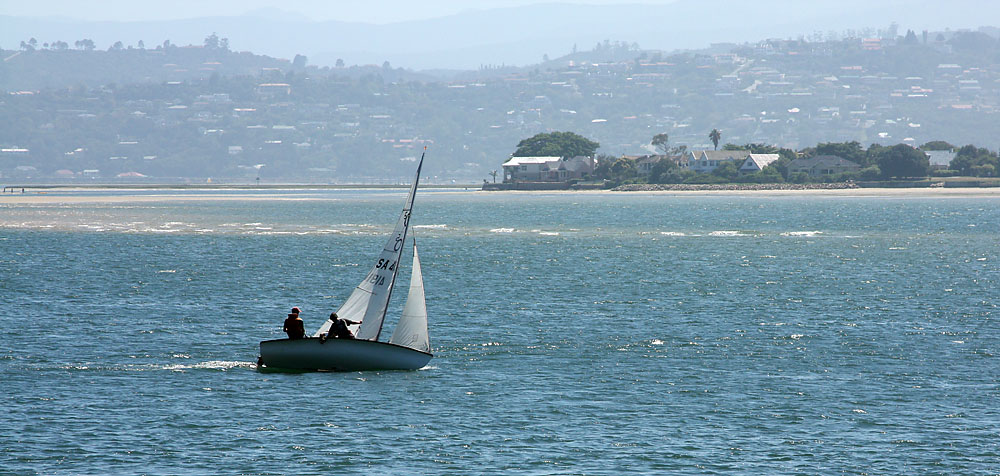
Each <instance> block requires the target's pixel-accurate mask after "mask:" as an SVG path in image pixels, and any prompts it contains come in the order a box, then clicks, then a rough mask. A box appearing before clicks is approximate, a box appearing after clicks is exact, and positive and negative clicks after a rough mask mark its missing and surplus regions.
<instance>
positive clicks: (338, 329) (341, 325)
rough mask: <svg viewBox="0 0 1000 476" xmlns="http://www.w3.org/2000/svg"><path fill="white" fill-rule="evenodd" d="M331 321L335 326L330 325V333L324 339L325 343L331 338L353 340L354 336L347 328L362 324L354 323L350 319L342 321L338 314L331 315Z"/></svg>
mask: <svg viewBox="0 0 1000 476" xmlns="http://www.w3.org/2000/svg"><path fill="white" fill-rule="evenodd" d="M330 320H331V321H333V324H331V325H330V332H327V333H326V337H325V338H324V339H323V340H324V341H325V340H326V339H329V338H331V337H333V338H337V339H353V338H354V334H352V333H351V330H350V329H348V328H347V326H353V325H355V324H361V323H360V322H354V321H352V320H350V319H341V318H340V317H338V316H337V313H336V312H334V313H331V314H330ZM321 342H322V341H321Z"/></svg>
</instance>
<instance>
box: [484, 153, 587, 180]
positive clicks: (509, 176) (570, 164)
mask: <svg viewBox="0 0 1000 476" xmlns="http://www.w3.org/2000/svg"><path fill="white" fill-rule="evenodd" d="M596 167H597V161H596V160H594V158H593V157H585V156H582V155H578V156H576V157H567V158H562V157H554V156H550V157H511V158H510V159H509V160H507V161H506V162H504V163H503V181H504V183H510V182H566V181H569V180H572V179H580V178H583V177H584V176H587V175H590V174H591V173H593V172H594V168H596Z"/></svg>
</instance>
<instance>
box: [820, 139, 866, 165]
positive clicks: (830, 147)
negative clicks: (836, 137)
mask: <svg viewBox="0 0 1000 476" xmlns="http://www.w3.org/2000/svg"><path fill="white" fill-rule="evenodd" d="M865 152H866V151H865V149H864V148H863V147H861V144H860V143H858V141H851V142H823V143H820V144H817V145H816V149H815V152H814V153H812V154H809V155H810V156H811V157H818V156H820V155H835V156H837V157H840V158H842V159H847V160H850V161H851V162H854V163H855V164H858V165H861V166H864V165H867V164H868V163H869V161H868V160H867V158H866V155H865Z"/></svg>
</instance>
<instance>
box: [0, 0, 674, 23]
mask: <svg viewBox="0 0 1000 476" xmlns="http://www.w3.org/2000/svg"><path fill="white" fill-rule="evenodd" d="M674 1H676V0H569V1H564V2H560V1H559V0H475V1H469V0H465V1H462V0H370V1H343V0H340V1H325V0H281V1H279V0H209V1H206V0H170V1H163V0H160V1H147V0H98V1H95V2H87V1H79V0H33V1H14V0H2V1H0V14H2V15H13V16H62V17H69V18H75V19H80V20H113V21H129V20H171V19H178V18H193V17H204V16H233V15H242V14H245V13H248V12H252V11H255V10H259V9H262V8H277V9H280V10H282V11H285V12H288V13H290V14H293V15H297V16H301V17H304V18H309V19H312V20H316V21H325V20H339V21H353V22H364V23H393V22H398V21H405V20H419V19H426V18H434V17H439V16H444V15H450V14H454V13H459V12H461V11H463V10H470V9H480V10H485V9H490V8H498V7H514V6H519V5H528V4H534V3H577V4H581V3H583V4H603V5H608V4H611V5H613V4H626V3H627V4H667V3H673V2H674Z"/></svg>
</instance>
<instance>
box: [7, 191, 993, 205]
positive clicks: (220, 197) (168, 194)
mask: <svg viewBox="0 0 1000 476" xmlns="http://www.w3.org/2000/svg"><path fill="white" fill-rule="evenodd" d="M400 190H403V189H400ZM87 191H88V192H91V193H92V192H94V191H95V189H88V190H87ZM109 191H110V190H109ZM114 192H115V193H114V194H113V195H65V194H66V193H70V194H72V193H74V191H72V190H63V191H59V192H38V191H34V192H33V191H28V192H27V193H23V194H22V193H13V194H3V195H0V205H17V204H58V203H65V204H74V203H150V202H167V201H169V202H181V201H274V200H287V201H306V200H327V199H334V198H325V197H304V196H302V195H300V194H289V193H285V192H284V191H277V190H276V191H274V192H273V193H259V192H258V193H252V194H250V193H248V194H210V193H206V194H191V193H172V191H171V190H170V189H164V190H163V191H162V193H155V194H150V193H148V190H146V191H144V192H145V193H138V192H139V191H136V194H130V193H128V192H129V191H127V190H124V191H123V190H120V189H115V190H114ZM445 193H448V194H486V195H492V194H520V195H554V194H556V195H564V194H574V195H580V194H585V195H595V194H596V195H619V194H623V195H667V196H671V195H673V196H697V195H706V196H747V197H753V196H759V197H795V196H798V197H886V198H952V197H953V198H975V197H982V198H998V197H1000V187H988V188H979V187H969V188H958V187H956V188H852V189H815V190H662V191H628V192H614V191H610V190H580V191H576V190H551V191H548V190H546V191H517V190H508V191H490V192H484V191H480V190H467V191H463V190H449V191H448V192H445Z"/></svg>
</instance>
